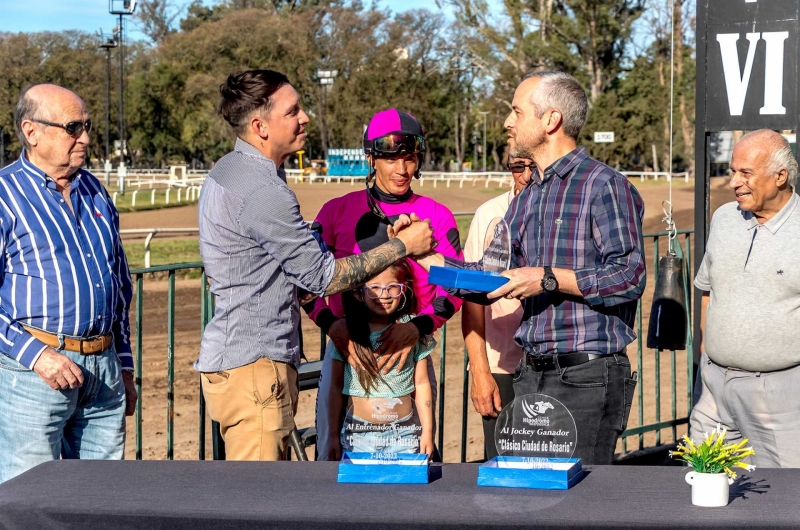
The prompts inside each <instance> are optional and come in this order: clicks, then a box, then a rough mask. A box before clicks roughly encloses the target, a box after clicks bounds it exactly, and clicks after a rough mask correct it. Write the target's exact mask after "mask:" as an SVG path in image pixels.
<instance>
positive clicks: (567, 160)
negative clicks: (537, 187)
mask: <svg viewBox="0 0 800 530" xmlns="http://www.w3.org/2000/svg"><path fill="white" fill-rule="evenodd" d="M588 156H589V155H587V154H586V149H584V148H583V147H576V148H575V149H573V150H572V151H570V152H569V153H567V154H566V155H564V156H562V157H561V158H559V159H558V160H556V161H555V162H553V163H552V164H550V166H548V167H547V169H545V170H544V177H543V178H540V176H539V168H538V167H537V168H536V170H535V174H534V175H532V177H536V178H531V180H530V182H529V183H528V185H531V184H532V183H534V182H538V183H539V184H544V183H545V182H547V181H548V180H550V178H551V177H552V176H553V175H558V177H559V178H561V180H564V179H566V178H567V177H569V176H570V175H571V174H572V170H573V169H575V167H576V166H578V165H579V164H580V163H581V162H583V161H584V160H586V158H587V157H588Z"/></svg>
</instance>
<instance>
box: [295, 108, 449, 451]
mask: <svg viewBox="0 0 800 530" xmlns="http://www.w3.org/2000/svg"><path fill="white" fill-rule="evenodd" d="M425 149H426V147H425V135H424V132H423V130H422V126H421V125H420V123H419V121H418V120H417V119H416V118H415V117H414V116H412V115H410V114H408V113H406V112H402V111H399V110H396V109H388V110H384V111H381V112H379V113H377V114H375V116H373V117H372V119H371V120H370V123H369V126H368V127H367V130H366V131H365V132H364V152H365V153H366V155H367V157H368V159H369V162H370V166H371V171H370V175H369V177H368V178H367V180H366V190H361V191H356V192H353V193H348V194H347V195H344V196H343V197H338V198H336V199H332V200H330V201H328V202H327V203H326V204H325V205H324V206H323V207H322V209H321V210H320V212H319V214H318V215H317V218H316V220H315V222H314V225H313V227H314V228H315V229H316V230H317V231H319V232H320V234H321V236H322V239H323V240H324V242H325V244H326V245H327V247H328V249H329V250H330V251H331V252H333V255H334V256H335V257H336V258H344V257H346V256H351V255H353V254H359V253H362V252H367V251H369V250H371V249H373V248H376V247H377V246H379V245H381V244H384V243H385V242H386V241H387V240H388V235H387V228H388V227H389V226H390V225H394V223H395V221H396V220H397V219H398V218H399V217H400V216H401V215H402V214H408V215H410V214H416V216H417V217H419V218H421V219H426V218H427V219H430V223H431V228H432V229H433V237H434V239H435V241H436V242H437V243H438V244H437V246H436V250H437V251H438V252H441V253H442V254H444V255H446V256H449V257H452V258H455V259H461V257H462V252H461V240H460V237H459V233H458V225H457V224H456V221H455V218H454V217H453V214H452V212H450V210H449V209H448V208H447V207H445V206H444V205H442V204H440V203H438V202H436V201H434V200H432V199H430V198H428V197H423V196H421V195H417V194H415V193H414V192H413V191H412V190H411V180H412V179H413V178H419V175H420V173H419V172H420V165H421V162H422V160H421V159H422V154H423V153H424V152H425ZM373 180H374V182H375V184H374V185H373V186H370V182H371V181H373ZM404 217H405V216H404ZM412 268H413V272H414V277H413V288H414V295H415V297H416V298H417V302H418V313H417V316H416V317H415V318H413V319H412V320H411V321H410V322H408V323H397V324H394V325H393V326H392V327H391V328H389V330H388V331H387V332H386V333H385V334H384V336H383V337H381V342H382V345H381V347H380V348H379V350H378V352H377V353H378V354H380V355H381V359H380V361H379V365H380V366H382V368H383V371H384V373H388V372H389V370H391V369H393V368H394V367H396V368H397V369H398V370H399V369H400V368H401V367H402V366H403V365H404V364H405V361H406V358H407V357H408V354H409V352H410V351H411V349H412V348H413V346H414V345H415V344H416V343H417V341H418V340H419V338H420V337H421V336H423V335H430V334H432V333H433V332H434V331H435V330H437V329H438V328H440V327H441V326H442V325H443V324H444V323H445V322H447V320H448V319H450V318H451V317H452V316H453V315H454V314H455V313H456V311H458V310H459V309H460V307H461V300H460V299H458V298H457V297H455V296H452V295H449V294H448V293H447V292H445V291H444V290H443V289H442V288H440V287H437V286H435V285H431V284H429V283H428V273H427V272H426V271H425V270H424V269H423V268H422V267H420V266H419V265H417V264H416V263H413V262H412ZM306 309H307V310H308V311H310V312H309V316H310V317H311V318H312V319H313V320H314V322H316V324H317V325H318V326H319V327H320V328H322V330H323V331H325V333H327V334H328V335H329V336H330V338H331V340H332V341H333V343H334V345H335V346H336V349H337V350H338V351H340V352H342V353H343V355H345V356H346V357H347V362H349V363H351V364H353V365H355V364H356V363H357V362H358V359H357V357H356V356H355V355H354V354H353V346H352V343H351V342H350V337H349V335H348V333H347V326H346V325H345V321H344V319H343V318H341V317H342V316H343V311H342V302H341V296H338V295H335V296H331V297H329V299H328V301H327V302H326V301H325V300H324V299H321V298H320V299H317V300H316V301H315V302H314V304H313V306H312V305H308V306H306ZM384 354H385V355H384ZM428 368H429V370H428V373H429V378H430V380H431V384H432V386H433V398H434V399H433V400H434V402H435V400H436V383H435V381H436V378H435V374H434V372H433V363H432V361H430V360H429V362H428ZM330 374H331V361H330V359H325V363H324V364H323V369H322V376H321V378H320V387H319V388H320V389H319V392H318V393H317V396H318V398H317V415H316V417H317V424H316V425H317V453H318V455H319V456H318V457H319V458H325V456H326V455H327V454H328V451H327V440H328V434H329V430H328V429H333V430H338V426H334V425H331V426H329V425H328V424H327V423H328V421H327V418H328V414H327V402H326V401H325V399H320V398H319V396H327V395H328V385H329V382H330ZM433 409H434V410H435V405H434V406H433Z"/></svg>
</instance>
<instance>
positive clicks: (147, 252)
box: [119, 228, 200, 268]
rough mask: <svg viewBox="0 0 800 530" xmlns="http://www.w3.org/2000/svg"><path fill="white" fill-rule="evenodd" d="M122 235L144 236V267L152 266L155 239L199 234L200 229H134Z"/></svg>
mask: <svg viewBox="0 0 800 530" xmlns="http://www.w3.org/2000/svg"><path fill="white" fill-rule="evenodd" d="M119 233H120V235H122V236H126V235H144V234H147V237H145V238H144V266H145V268H147V267H149V266H150V243H151V242H152V241H153V238H154V237H156V235H158V234H199V233H200V229H199V228H133V229H129V230H120V231H119Z"/></svg>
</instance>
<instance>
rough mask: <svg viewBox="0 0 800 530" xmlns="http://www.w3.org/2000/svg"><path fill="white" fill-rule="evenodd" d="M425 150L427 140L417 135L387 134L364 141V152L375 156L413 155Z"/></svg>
mask: <svg viewBox="0 0 800 530" xmlns="http://www.w3.org/2000/svg"><path fill="white" fill-rule="evenodd" d="M370 144H372V145H370ZM425 149H427V147H426V145H425V138H424V137H423V136H419V135H416V134H387V135H386V136H380V137H378V138H375V139H374V140H365V141H364V152H365V153H366V154H368V155H374V156H391V155H413V154H417V153H422V152H423V151H425Z"/></svg>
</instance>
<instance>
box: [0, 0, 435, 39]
mask: <svg viewBox="0 0 800 530" xmlns="http://www.w3.org/2000/svg"><path fill="white" fill-rule="evenodd" d="M178 3H184V2H180V1H179V2H178ZM185 3H188V2H185ZM380 5H381V6H384V7H388V8H390V9H391V10H392V11H395V12H401V11H405V10H409V9H419V8H427V9H430V10H434V11H435V10H437V7H436V3H435V2H434V1H433V0H382V1H381V2H380ZM0 14H1V15H0V31H10V32H15V33H16V32H33V31H62V30H66V29H79V30H83V31H88V32H91V33H97V31H98V30H100V29H102V30H103V31H104V32H105V33H111V31H112V30H113V29H114V26H116V25H117V22H116V21H117V17H115V16H114V15H110V14H109V13H108V0H0ZM127 27H128V37H129V38H134V39H139V38H144V36H143V35H142V34H141V33H138V32H137V31H136V30H135V25H134V24H131V23H128V24H127Z"/></svg>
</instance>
